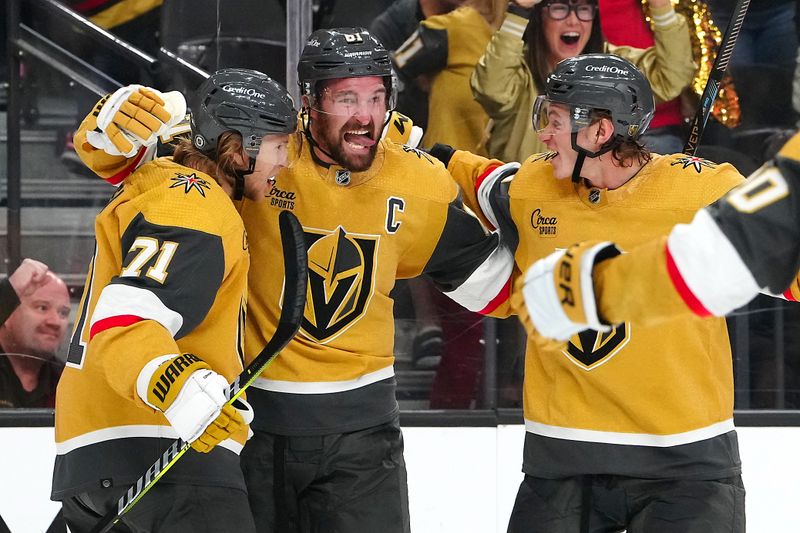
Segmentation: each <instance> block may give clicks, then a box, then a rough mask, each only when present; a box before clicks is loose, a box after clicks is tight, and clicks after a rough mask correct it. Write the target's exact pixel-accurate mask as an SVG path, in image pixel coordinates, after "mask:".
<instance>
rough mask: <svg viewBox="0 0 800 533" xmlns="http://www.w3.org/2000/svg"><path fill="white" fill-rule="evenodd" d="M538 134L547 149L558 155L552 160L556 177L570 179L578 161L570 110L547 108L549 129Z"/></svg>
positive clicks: (564, 107)
mask: <svg viewBox="0 0 800 533" xmlns="http://www.w3.org/2000/svg"><path fill="white" fill-rule="evenodd" d="M584 129H585V128H584ZM538 133H539V140H540V141H542V143H544V144H545V146H547V149H548V150H550V151H551V152H557V153H558V155H557V156H555V157H554V158H552V159H551V160H550V164H551V165H553V173H554V174H555V177H556V178H559V179H561V178H568V177H570V176H571V175H572V169H573V168H574V166H575V161H576V159H577V152H576V151H575V150H573V148H572V124H571V122H570V117H569V108H567V106H564V105H561V104H553V103H551V104H550V105H549V106H548V108H547V127H545V128H544V129H543V130H541V131H539V132H538ZM579 137H580V135H579Z"/></svg>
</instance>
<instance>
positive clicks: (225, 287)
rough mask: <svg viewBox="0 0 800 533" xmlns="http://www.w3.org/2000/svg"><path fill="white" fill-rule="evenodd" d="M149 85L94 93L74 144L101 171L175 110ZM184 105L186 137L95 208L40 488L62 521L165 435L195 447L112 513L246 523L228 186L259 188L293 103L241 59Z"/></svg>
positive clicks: (238, 227) (105, 501)
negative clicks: (52, 451) (234, 391)
mask: <svg viewBox="0 0 800 533" xmlns="http://www.w3.org/2000/svg"><path fill="white" fill-rule="evenodd" d="M162 96H163V95H161V94H160V93H157V92H156V91H153V90H149V89H146V88H142V87H138V86H130V87H125V88H123V89H120V90H118V91H117V92H115V93H113V94H112V95H109V96H107V97H106V98H104V99H102V100H101V101H100V102H99V103H98V104H97V106H96V108H95V110H94V112H93V113H92V114H90V115H89V117H87V119H86V122H85V123H84V124H83V126H82V127H81V130H80V131H81V134H80V135H79V136H78V138H77V139H76V140H77V141H78V142H76V145H77V150H78V152H79V154H80V155H81V156H82V157H83V158H84V160H85V161H86V162H87V164H89V165H90V167H92V168H94V169H96V170H98V169H99V170H100V171H101V172H102V170H103V169H104V168H105V169H114V168H116V167H117V166H119V165H123V166H126V165H127V161H128V159H127V157H128V155H130V154H131V153H136V152H137V147H141V148H142V149H143V150H147V149H148V148H147V146H145V145H150V144H152V143H153V141H154V140H155V137H156V135H157V134H159V133H161V130H162V128H164V127H166V126H168V125H169V124H168V123H169V122H170V121H171V120H172V118H173V117H180V115H182V114H183V113H184V112H185V103H183V99H182V97H181V96H179V95H178V96H177V97H176V96H175V95H174V94H169V95H168V97H167V98H162ZM176 102H177V104H178V107H180V108H181V109H175V108H174V107H172V108H171V107H170V104H175V103H176ZM192 107H193V111H194V113H193V115H192V134H193V137H192V141H189V140H185V141H184V142H183V143H182V144H180V145H179V146H178V148H177V149H176V152H175V155H174V157H172V158H159V159H155V160H153V161H148V162H146V163H144V164H141V165H140V166H138V168H136V170H135V171H133V172H132V174H131V173H128V174H130V175H127V174H126V176H125V177H126V179H125V180H124V183H123V184H122V185H120V187H119V189H118V190H117V191H116V193H115V194H114V195H113V197H112V198H111V200H110V201H109V203H108V205H107V206H106V207H105V208H104V209H103V211H102V212H101V213H100V214H99V215H98V216H97V220H96V223H95V231H96V238H97V246H96V250H95V255H94V257H93V258H92V261H91V264H90V267H89V273H88V276H87V279H86V286H85V290H84V294H83V298H82V300H81V304H80V310H79V316H78V317H77V319H76V325H75V330H74V333H73V338H72V342H71V345H70V349H69V356H68V359H67V368H66V370H65V371H64V374H63V377H62V378H61V381H60V383H59V386H58V393H57V398H56V411H55V413H56V447H57V454H58V455H57V457H56V463H55V469H54V476H53V491H52V497H53V499H55V500H60V501H61V502H62V504H63V509H64V516H65V518H66V521H67V524H68V525H69V526H70V529H71V531H73V532H84V531H88V530H89V529H91V528H92V527H94V526H95V525H96V523H97V522H98V520H99V519H100V518H101V517H102V516H103V515H105V514H106V512H107V511H109V509H110V508H111V507H113V506H114V505H115V504H116V502H117V500H118V499H119V497H120V496H121V495H122V493H123V492H124V491H125V490H127V488H128V486H129V485H130V484H131V483H132V482H134V481H136V479H137V478H139V476H140V475H141V474H143V473H144V472H145V470H146V469H147V468H148V467H149V466H150V465H151V464H153V462H154V461H155V460H156V459H157V458H158V457H159V456H160V455H161V454H162V452H163V451H164V450H165V449H166V448H167V447H168V446H169V445H170V444H171V442H172V440H174V439H175V438H177V437H181V438H182V439H183V440H184V441H186V442H190V443H191V444H192V448H193V449H194V451H192V450H189V452H188V454H187V455H186V456H185V457H184V458H183V459H182V460H181V461H180V462H178V463H177V464H176V465H175V467H174V468H172V469H171V470H170V471H169V472H168V473H167V474H166V475H165V477H164V478H163V479H162V480H161V481H160V482H159V483H158V484H156V485H155V486H154V487H153V489H152V490H151V491H150V492H149V493H148V494H147V495H145V496H144V498H143V500H142V502H141V503H139V504H138V505H136V506H135V507H133V508H132V510H131V511H130V512H129V513H127V514H125V515H124V516H123V517H122V519H121V521H122V524H124V525H125V526H127V528H129V529H127V528H126V529H125V530H126V531H164V532H166V531H188V530H191V531H207V532H219V531H254V530H255V525H254V523H253V518H252V514H251V513H250V510H249V506H248V502H247V496H246V490H245V485H244V480H243V478H242V474H241V470H240V468H239V452H240V450H241V448H242V446H243V445H244V443H245V441H246V439H247V435H248V427H247V424H248V422H249V421H250V420H251V419H252V410H251V409H250V408H249V406H248V405H247V403H246V402H240V404H239V406H238V407H237V408H234V407H232V406H231V405H227V404H226V402H227V398H226V395H225V392H226V389H227V385H228V382H229V381H232V380H233V378H235V377H236V376H237V375H238V374H239V373H240V372H241V371H242V359H243V352H242V350H243V348H242V342H241V341H242V336H243V331H242V328H243V321H244V313H245V305H246V298H247V272H248V265H249V263H250V258H249V254H248V243H247V236H246V234H245V231H244V225H243V223H242V220H241V218H240V216H239V214H238V213H237V211H236V208H235V207H234V204H233V202H232V201H231V198H236V197H237V196H238V197H239V198H241V197H242V196H245V197H247V198H249V199H251V200H253V201H260V200H262V199H263V198H264V197H265V196H266V195H268V194H269V191H270V188H271V181H270V178H271V177H272V176H274V174H275V173H276V172H277V171H278V170H280V168H282V167H283V166H285V164H286V148H287V144H288V139H289V134H290V133H292V132H294V131H295V129H296V113H297V112H296V111H295V110H294V108H293V103H292V100H291V98H290V97H289V96H288V94H287V93H286V90H285V89H284V88H283V87H281V86H280V85H278V84H277V83H275V82H274V81H272V80H271V79H269V78H268V77H267V76H265V75H263V74H261V73H259V72H256V71H248V70H239V69H228V70H222V71H219V72H217V73H216V74H214V75H213V76H211V78H209V79H208V80H207V81H206V82H205V83H204V84H203V85H202V86H201V87H200V88H199V89H198V91H197V93H196V96H195V100H194V102H193V105H192ZM136 161H137V163H136V164H137V165H138V164H140V163H141V158H139V159H137V160H136ZM131 170H132V169H131ZM266 268H268V267H266ZM234 405H236V403H235V404H234ZM196 452H202V453H196ZM114 530H115V531H116V529H114Z"/></svg>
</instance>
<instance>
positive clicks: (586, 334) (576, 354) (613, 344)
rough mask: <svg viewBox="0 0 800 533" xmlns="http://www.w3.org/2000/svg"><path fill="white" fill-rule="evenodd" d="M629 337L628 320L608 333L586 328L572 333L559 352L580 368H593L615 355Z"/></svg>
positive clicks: (629, 327) (626, 342)
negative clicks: (564, 347) (575, 333)
mask: <svg viewBox="0 0 800 533" xmlns="http://www.w3.org/2000/svg"><path fill="white" fill-rule="evenodd" d="M630 338H631V325H630V322H625V323H624V324H620V325H618V326H615V327H614V328H613V329H612V330H611V331H609V332H608V333H602V332H599V331H594V330H591V329H587V330H584V331H581V332H580V333H578V334H577V335H573V336H572V338H570V340H569V342H568V343H567V347H566V349H564V350H562V351H561V353H563V354H564V355H566V356H567V357H568V358H569V360H570V361H571V362H572V363H574V364H576V365H578V366H579V367H581V368H582V369H584V370H594V369H595V368H597V367H598V366H600V365H602V364H604V363H607V362H608V360H609V359H611V358H612V357H614V356H615V355H617V354H618V353H619V352H620V351H621V350H622V348H624V347H625V345H626V344H628V341H629V340H630Z"/></svg>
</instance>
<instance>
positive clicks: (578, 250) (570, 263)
mask: <svg viewBox="0 0 800 533" xmlns="http://www.w3.org/2000/svg"><path fill="white" fill-rule="evenodd" d="M619 254H620V251H619V250H618V249H617V247H616V246H614V245H613V244H612V243H610V242H600V243H598V242H597V241H594V242H583V243H580V244H575V245H572V246H570V247H569V248H567V249H566V250H558V251H556V252H553V253H552V254H550V255H548V256H547V257H545V258H544V259H540V260H538V261H536V262H535V263H534V264H533V265H532V266H531V267H530V268H529V269H528V271H527V272H526V273H525V275H524V276H523V277H521V278H520V279H518V280H517V283H516V287H515V290H514V295H513V296H512V301H511V304H512V306H513V307H514V308H515V309H516V310H517V312H518V314H519V315H520V319H522V320H523V323H525V322H526V315H527V316H529V318H530V322H531V323H532V325H533V327H534V328H535V329H536V330H537V331H538V332H539V333H540V334H542V335H544V336H545V337H550V338H553V339H558V340H567V339H569V338H570V337H572V336H573V335H575V334H576V333H580V332H581V331H583V330H586V329H592V330H595V331H603V332H605V331H610V329H611V328H610V327H609V325H608V324H606V323H604V322H603V321H602V320H601V318H600V317H599V316H598V312H597V304H596V302H595V296H594V285H593V281H592V269H593V268H594V265H595V264H597V263H599V262H601V261H604V260H606V259H610V258H612V257H615V256H617V255H619Z"/></svg>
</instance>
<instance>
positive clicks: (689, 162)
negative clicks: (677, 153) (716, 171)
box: [669, 155, 717, 174]
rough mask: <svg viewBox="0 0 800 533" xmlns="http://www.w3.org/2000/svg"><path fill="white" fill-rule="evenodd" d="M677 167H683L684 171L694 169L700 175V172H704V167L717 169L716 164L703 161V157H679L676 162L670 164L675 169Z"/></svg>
mask: <svg viewBox="0 0 800 533" xmlns="http://www.w3.org/2000/svg"><path fill="white" fill-rule="evenodd" d="M675 165H683V168H684V169H687V168H689V167H694V169H695V170H696V171H697V173H698V174H699V173H700V171H702V170H703V167H706V168H717V164H716V163H712V162H711V161H709V160H707V159H703V158H702V157H696V156H693V155H687V156H684V157H679V158H677V159H675V161H673V162H672V163H670V164H669V166H671V167H674V166H675Z"/></svg>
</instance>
